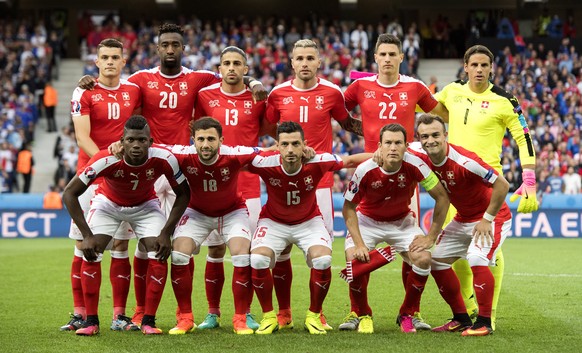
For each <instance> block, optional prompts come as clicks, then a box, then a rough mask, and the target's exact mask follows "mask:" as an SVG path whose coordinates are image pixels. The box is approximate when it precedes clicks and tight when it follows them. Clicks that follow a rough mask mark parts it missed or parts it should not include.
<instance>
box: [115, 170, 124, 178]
mask: <svg viewBox="0 0 582 353" xmlns="http://www.w3.org/2000/svg"><path fill="white" fill-rule="evenodd" d="M113 177H114V178H123V170H122V169H120V170H116V171H115V173H113Z"/></svg>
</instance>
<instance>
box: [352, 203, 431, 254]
mask: <svg viewBox="0 0 582 353" xmlns="http://www.w3.org/2000/svg"><path fill="white" fill-rule="evenodd" d="M417 223H418V222H417V221H416V219H415V217H414V215H413V213H412V212H409V213H408V214H407V215H406V216H405V217H404V218H401V219H399V220H396V221H392V222H378V221H375V220H373V219H372V218H370V217H368V216H364V215H363V214H361V213H360V212H358V225H359V226H360V234H362V240H364V244H366V246H367V247H368V249H370V250H372V249H374V248H375V247H376V245H378V244H380V243H382V242H386V243H387V244H388V245H390V246H391V247H392V248H393V249H394V250H395V251H396V252H398V253H401V252H405V251H408V248H409V246H410V243H412V241H413V240H414V237H415V236H417V235H424V232H423V231H422V229H420V227H419V226H418V225H417ZM354 246H355V245H354V239H353V238H352V236H351V235H350V234H349V233H348V235H347V236H346V242H345V246H344V248H345V249H346V250H347V249H349V248H352V247H354Z"/></svg>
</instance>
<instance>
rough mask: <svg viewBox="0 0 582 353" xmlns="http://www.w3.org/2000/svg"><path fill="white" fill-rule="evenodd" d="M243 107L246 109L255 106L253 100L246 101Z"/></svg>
mask: <svg viewBox="0 0 582 353" xmlns="http://www.w3.org/2000/svg"><path fill="white" fill-rule="evenodd" d="M243 107H244V108H245V109H250V108H252V107H253V102H251V101H245V102H244V105H243Z"/></svg>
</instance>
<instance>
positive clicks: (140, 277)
mask: <svg viewBox="0 0 582 353" xmlns="http://www.w3.org/2000/svg"><path fill="white" fill-rule="evenodd" d="M145 276H146V275H145V274H143V275H141V276H140V275H138V274H137V273H136V274H134V275H133V277H136V278H139V279H141V280H142V281H145Z"/></svg>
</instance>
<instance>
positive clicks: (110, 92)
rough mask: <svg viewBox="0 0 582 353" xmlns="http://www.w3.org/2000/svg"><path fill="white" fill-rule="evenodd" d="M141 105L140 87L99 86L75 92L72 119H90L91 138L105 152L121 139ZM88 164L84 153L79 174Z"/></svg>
mask: <svg viewBox="0 0 582 353" xmlns="http://www.w3.org/2000/svg"><path fill="white" fill-rule="evenodd" d="M140 105H141V92H140V89H139V87H138V86H137V85H135V84H133V83H130V82H128V81H126V80H121V81H120V82H119V85H118V86H117V87H113V88H110V87H106V86H103V85H101V84H100V83H97V84H96V85H95V87H94V88H93V89H92V90H85V89H82V88H80V87H77V88H75V91H73V98H72V99H71V116H82V115H88V116H89V120H90V122H91V133H90V134H89V136H91V139H92V140H93V142H95V144H96V145H97V147H98V148H99V149H100V150H102V149H106V148H107V147H109V145H110V144H112V143H113V142H115V141H118V140H119V139H120V138H121V136H122V135H123V126H124V125H125V122H126V121H127V119H129V118H130V117H131V115H132V113H133V111H134V110H135V109H136V108H137V107H139V106H140ZM88 161H89V156H88V155H87V154H86V153H85V151H83V150H82V149H80V150H79V159H78V160H77V170H81V169H83V167H84V166H85V164H87V162H88Z"/></svg>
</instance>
